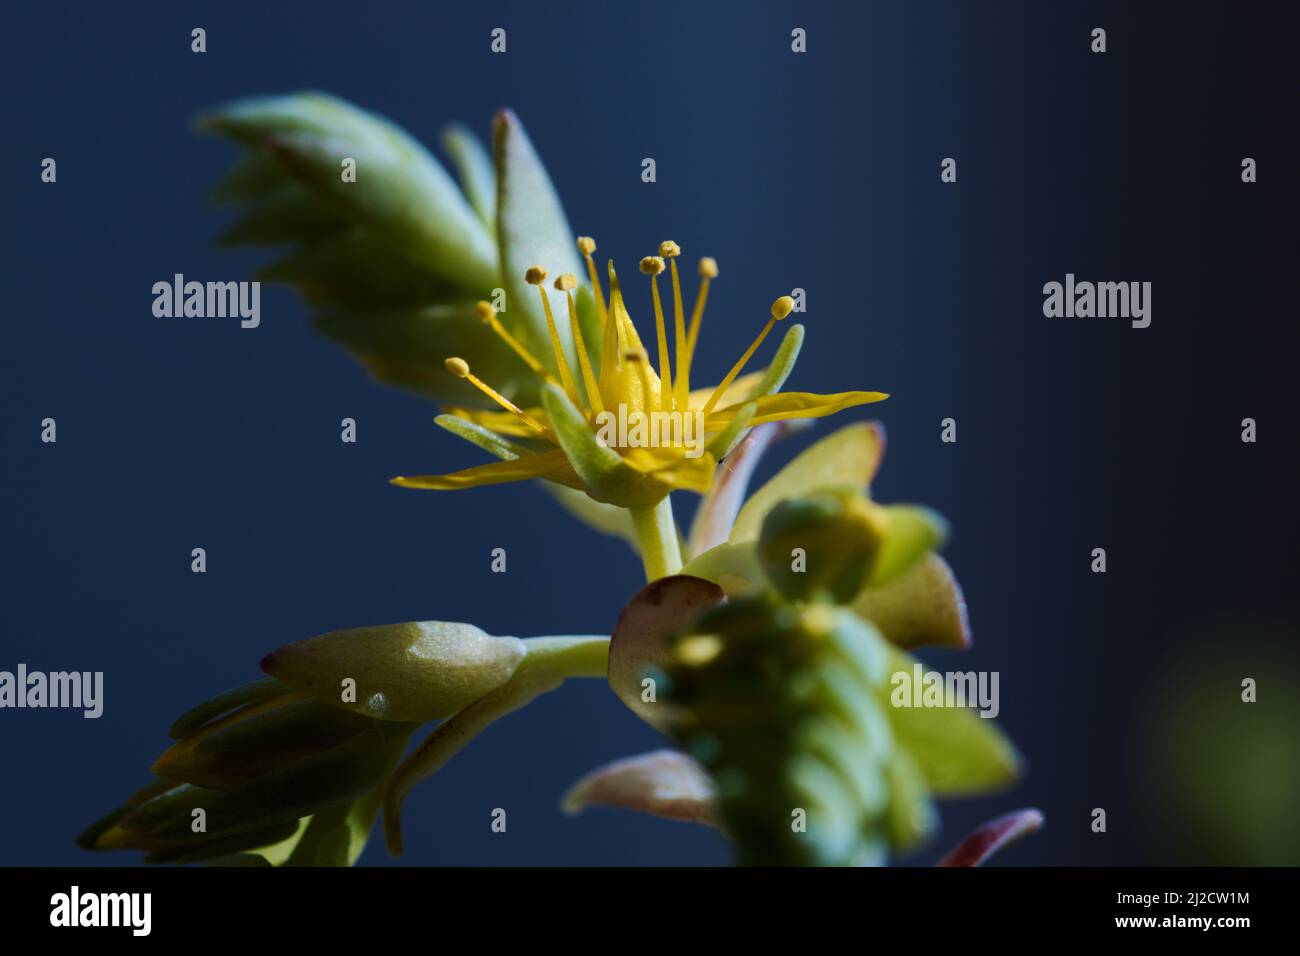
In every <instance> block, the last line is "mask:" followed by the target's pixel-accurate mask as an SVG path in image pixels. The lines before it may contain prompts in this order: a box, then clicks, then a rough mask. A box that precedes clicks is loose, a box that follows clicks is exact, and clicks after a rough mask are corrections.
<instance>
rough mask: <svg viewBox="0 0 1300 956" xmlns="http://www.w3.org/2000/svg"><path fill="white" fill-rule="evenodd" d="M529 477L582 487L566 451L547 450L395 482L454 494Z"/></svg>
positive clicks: (403, 478) (400, 478)
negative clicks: (448, 472)
mask: <svg viewBox="0 0 1300 956" xmlns="http://www.w3.org/2000/svg"><path fill="white" fill-rule="evenodd" d="M529 478H546V479H548V480H550V481H558V482H559V483H560V484H562V485H568V486H569V487H571V488H581V487H582V484H581V482H579V481H578V476H577V475H576V474H575V473H574V471H573V466H572V465H570V464H569V459H568V458H566V457H565V455H564V452H562V451H559V450H558V449H557V450H556V451H546V452H542V453H541V454H538V455H525V456H524V457H522V458H516V459H514V460H512V461H494V462H490V463H488V464H486V465H476V466H475V467H473V468H466V469H465V470H464V471H457V472H453V473H452V474H450V475H415V476H412V477H410V478H407V477H398V478H394V479H392V483H393V484H395V485H398V486H400V487H402V488H429V489H433V490H435V491H455V490H456V489H459V488H477V487H478V486H479V485H500V484H504V483H505V482H508V481H527V480H528V479H529Z"/></svg>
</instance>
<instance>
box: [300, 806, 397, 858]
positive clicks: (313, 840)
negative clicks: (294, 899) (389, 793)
mask: <svg viewBox="0 0 1300 956" xmlns="http://www.w3.org/2000/svg"><path fill="white" fill-rule="evenodd" d="M382 796H383V789H382V788H381V787H376V788H375V789H373V790H371V791H370V792H369V793H367V794H365V795H364V796H362V797H361V798H360V799H358V800H354V801H353V802H352V803H349V804H342V805H339V806H335V807H330V808H328V809H326V810H322V811H321V812H320V813H317V814H316V815H315V816H313V817H312V818H311V822H310V823H309V824H308V825H307V829H306V831H305V832H304V833H303V834H302V837H301V838H300V839H299V840H298V843H297V845H296V846H295V847H294V849H293V852H292V853H291V854H290V855H289V857H288V859H287V860H285V862H284V864H283V865H284V866H352V864H354V863H356V861H357V858H358V857H360V856H361V852H362V851H363V850H364V849H365V848H366V843H367V842H368V841H369V839H370V831H371V830H373V829H374V826H375V817H376V816H377V815H378V813H379V803H380V799H381V797H382Z"/></svg>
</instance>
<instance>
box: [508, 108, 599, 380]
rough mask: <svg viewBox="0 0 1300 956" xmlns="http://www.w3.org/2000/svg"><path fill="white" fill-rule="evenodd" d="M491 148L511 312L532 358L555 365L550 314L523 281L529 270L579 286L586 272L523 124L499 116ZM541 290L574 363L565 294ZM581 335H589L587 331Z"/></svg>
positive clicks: (510, 116)
mask: <svg viewBox="0 0 1300 956" xmlns="http://www.w3.org/2000/svg"><path fill="white" fill-rule="evenodd" d="M492 146H493V158H494V160H495V167H496V174H497V242H498V244H499V248H500V262H501V274H502V277H503V280H504V282H505V289H506V293H507V295H508V303H507V313H508V314H509V315H510V316H511V322H512V324H513V325H514V326H515V328H516V329H518V330H519V331H520V332H522V333H523V334H524V337H525V338H526V342H527V344H528V345H529V346H530V347H532V351H533V354H534V355H537V356H538V357H539V359H540V360H541V361H544V362H546V363H547V364H553V362H554V360H553V359H552V358H551V354H552V350H551V345H550V336H549V334H548V332H547V328H546V315H545V313H544V312H543V310H542V303H541V300H540V297H539V295H538V293H537V289H536V288H532V287H530V286H529V285H528V284H527V283H526V282H525V281H524V273H525V272H526V271H527V270H528V269H529V268H530V267H531V266H541V267H542V268H544V269H546V270H547V272H548V273H549V278H550V279H551V280H554V279H555V278H556V277H557V276H559V275H561V274H562V273H566V272H567V273H571V274H572V275H574V276H575V277H576V278H577V280H578V285H579V288H581V287H583V285H584V284H585V278H584V277H585V275H586V273H585V271H584V270H583V269H582V267H581V266H582V264H581V261H580V260H579V258H578V252H577V247H576V246H575V244H574V243H575V240H574V235H573V231H572V230H571V229H570V228H569V222H568V219H566V218H565V215H564V207H563V206H562V205H561V204H560V200H559V197H558V196H557V195H556V193H555V187H554V186H553V185H552V184H551V178H550V176H549V175H547V172H546V167H545V166H543V165H542V161H541V159H539V158H538V156H537V152H536V150H535V149H534V148H533V144H532V141H531V140H529V138H528V134H527V132H525V130H524V127H523V124H522V123H520V122H519V118H518V117H517V116H515V115H514V113H512V112H510V111H509V110H502V111H501V112H499V113H498V114H497V115H496V118H495V120H494V121H493V125H492ZM537 288H541V289H543V290H544V291H545V294H546V295H547V297H548V298H549V300H550V303H551V312H552V314H553V315H554V317H555V324H556V327H557V331H558V332H559V336H560V341H561V343H563V345H564V348H565V352H566V358H567V359H568V361H569V362H570V364H571V365H573V363H574V362H575V358H576V357H575V353H574V351H573V341H572V336H571V335H570V332H569V321H568V314H569V313H568V308H569V307H568V303H567V301H566V299H565V296H564V294H563V293H561V292H559V291H557V290H555V289H554V288H552V287H551V285H550V283H549V282H547V283H544V284H543V285H541V286H539V287H537ZM583 331H584V334H585V333H586V330H585V329H584V330H583ZM591 344H592V343H588V345H591ZM552 370H553V371H554V369H552Z"/></svg>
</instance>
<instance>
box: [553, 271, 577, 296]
mask: <svg viewBox="0 0 1300 956" xmlns="http://www.w3.org/2000/svg"><path fill="white" fill-rule="evenodd" d="M577 287H578V277H577V276H575V275H574V274H573V273H572V272H566V273H564V274H563V275H561V276H558V277H557V278H556V280H555V288H557V289H559V290H560V291H561V292H570V291H572V290H573V289H576V288H577Z"/></svg>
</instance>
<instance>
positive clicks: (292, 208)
mask: <svg viewBox="0 0 1300 956" xmlns="http://www.w3.org/2000/svg"><path fill="white" fill-rule="evenodd" d="M348 225H349V220H348V217H347V216H346V215H343V214H341V213H340V212H339V211H338V210H337V209H335V208H334V207H333V206H329V205H324V204H322V203H321V202H320V200H319V199H317V198H316V197H315V196H314V195H312V193H311V192H310V191H309V190H307V189H305V188H304V187H302V186H300V185H298V184H297V183H293V182H289V183H286V184H285V185H283V186H280V187H278V188H277V189H275V190H274V191H273V192H271V193H270V194H268V195H267V196H265V197H263V198H262V199H260V200H259V201H258V202H256V203H254V204H252V205H250V206H249V207H248V209H247V211H246V212H245V213H244V214H243V215H242V216H240V217H239V218H238V219H236V220H235V221H234V222H233V223H231V224H230V225H229V226H227V227H226V228H225V229H224V230H222V232H221V234H220V235H219V236H218V237H217V245H218V246H224V247H234V246H252V245H275V244H278V243H286V242H292V241H294V240H295V239H298V238H299V237H301V236H312V237H319V236H322V235H328V234H330V233H334V232H340V231H342V230H345V229H347V228H348Z"/></svg>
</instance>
